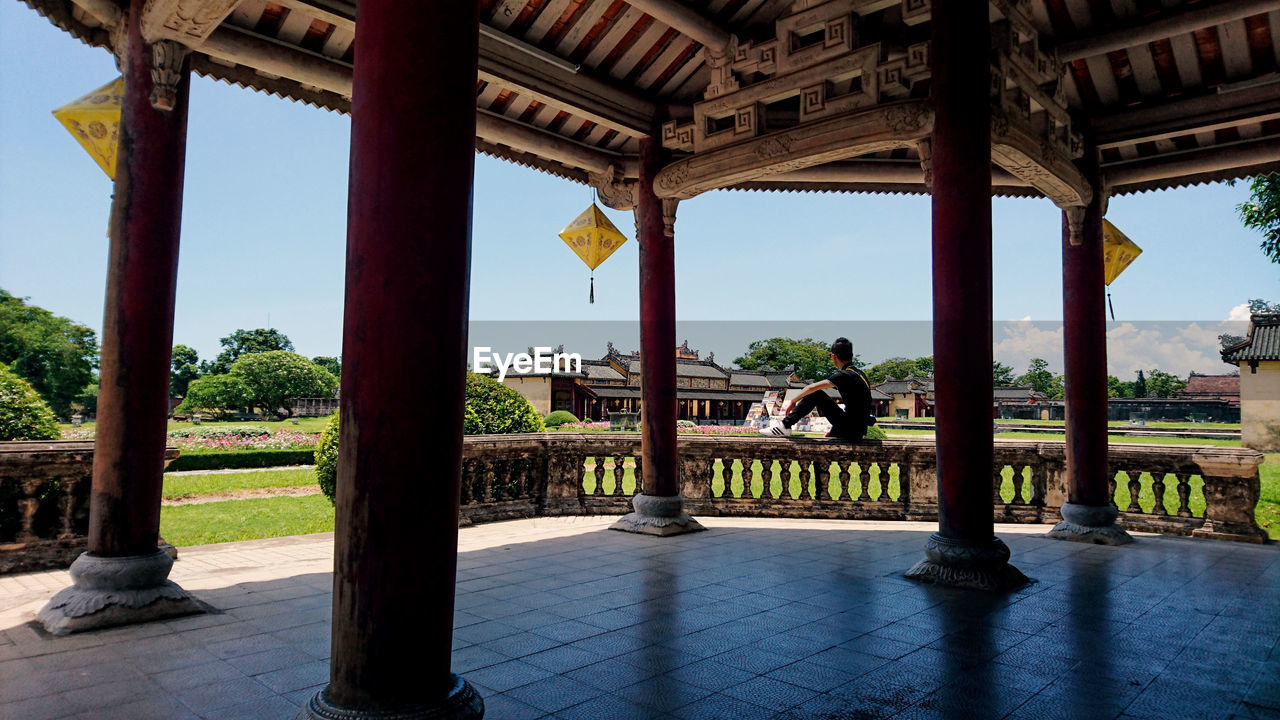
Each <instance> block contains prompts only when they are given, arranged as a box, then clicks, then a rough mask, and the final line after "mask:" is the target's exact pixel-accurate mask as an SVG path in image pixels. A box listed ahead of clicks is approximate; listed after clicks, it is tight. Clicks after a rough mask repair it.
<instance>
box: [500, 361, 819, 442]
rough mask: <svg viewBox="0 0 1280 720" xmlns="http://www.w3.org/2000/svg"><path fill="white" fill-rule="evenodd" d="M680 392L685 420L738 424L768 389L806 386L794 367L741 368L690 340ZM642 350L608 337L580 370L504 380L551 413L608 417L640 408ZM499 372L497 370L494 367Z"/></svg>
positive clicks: (679, 375) (510, 374) (679, 368)
mask: <svg viewBox="0 0 1280 720" xmlns="http://www.w3.org/2000/svg"><path fill="white" fill-rule="evenodd" d="M674 357H675V361H676V398H677V408H678V416H677V419H680V420H690V421H693V422H698V423H707V424H719V425H733V424H740V423H741V422H742V421H743V420H744V419H745V418H746V417H747V410H748V409H750V408H751V405H752V404H753V403H758V402H760V400H761V398H763V397H764V393H765V392H768V391H769V390H786V389H788V388H799V387H804V385H805V383H804V381H802V380H801V379H800V378H799V377H798V376H797V375H796V373H795V370H794V369H784V370H776V371H774V370H768V371H765V370H739V369H736V368H726V367H724V366H722V365H720V364H718V363H717V362H716V360H715V353H709V354H708V355H707V357H705V358H702V357H700V353H699V351H697V350H690V349H689V343H688V341H685V342H684V343H683V344H681V345H680V346H679V347H677V348H676V349H675V354H674ZM641 367H642V366H641V361H640V353H639V352H638V351H632V352H630V353H625V354H624V353H621V352H619V351H618V350H617V349H616V348H615V347H614V346H613V343H609V344H608V345H607V347H606V349H605V354H604V355H603V356H602V357H601V358H600V359H599V360H583V361H582V371H581V372H576V373H575V372H541V373H540V372H536V371H532V370H531V371H529V372H526V373H517V372H515V371H514V370H508V371H507V374H506V376H505V377H504V378H503V382H504V383H505V384H506V385H508V386H509V387H512V388H515V389H516V390H518V391H519V392H520V394H521V395H524V396H525V397H526V398H528V400H529V402H530V403H532V404H533V407H534V409H535V410H537V411H538V413H540V414H542V415H546V414H547V413H549V412H551V411H552V410H568V411H569V412H572V413H573V414H574V415H576V416H578V417H579V418H581V419H583V420H605V419H607V418H608V417H609V413H611V412H638V411H639V410H640V405H641V403H640V397H641V392H640V377H641ZM493 374H494V376H495V377H496V375H497V372H496V371H494V373H493Z"/></svg>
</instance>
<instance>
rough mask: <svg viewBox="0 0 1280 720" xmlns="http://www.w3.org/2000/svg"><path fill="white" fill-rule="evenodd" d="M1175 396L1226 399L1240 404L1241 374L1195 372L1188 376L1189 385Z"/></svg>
mask: <svg viewBox="0 0 1280 720" xmlns="http://www.w3.org/2000/svg"><path fill="white" fill-rule="evenodd" d="M1175 397H1177V398H1179V399H1183V400H1225V401H1227V402H1228V403H1230V404H1232V405H1234V406H1236V407H1239V406H1240V374H1239V373H1233V374H1231V375H1201V374H1200V373H1197V372H1193V373H1191V375H1190V376H1189V377H1188V378H1187V386H1186V387H1185V388H1183V389H1182V390H1181V392H1179V393H1178V394H1177V395H1176V396H1175Z"/></svg>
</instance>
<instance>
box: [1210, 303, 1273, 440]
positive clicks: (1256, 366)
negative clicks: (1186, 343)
mask: <svg viewBox="0 0 1280 720" xmlns="http://www.w3.org/2000/svg"><path fill="white" fill-rule="evenodd" d="M1222 360H1223V362H1229V363H1231V364H1232V365H1235V366H1236V367H1238V368H1240V431H1241V433H1240V434H1241V444H1242V445H1243V446H1244V447H1248V448H1253V449H1255V450H1262V451H1263V452H1276V451H1280V313H1255V314H1254V315H1253V316H1252V317H1251V318H1249V337H1247V338H1246V339H1245V340H1244V341H1243V342H1239V343H1236V344H1235V345H1232V346H1230V347H1227V348H1224V349H1223V350H1222Z"/></svg>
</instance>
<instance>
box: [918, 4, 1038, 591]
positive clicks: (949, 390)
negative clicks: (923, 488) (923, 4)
mask: <svg viewBox="0 0 1280 720" xmlns="http://www.w3.org/2000/svg"><path fill="white" fill-rule="evenodd" d="M932 13H933V16H932V23H931V26H932V45H931V50H930V55H931V58H930V59H931V65H932V67H933V78H932V80H931V81H930V88H931V89H930V92H931V98H932V100H933V106H934V129H933V142H932V160H933V357H934V385H935V398H936V404H935V407H936V422H937V449H938V455H937V458H938V467H937V473H938V533H937V534H935V535H934V536H932V537H931V538H930V539H929V541H928V543H927V544H926V546H925V552H926V556H927V559H926V560H924V561H922V562H920V563H918V564H917V565H916V566H915V567H913V568H912V569H911V570H910V571H908V573H907V575H908V577H914V578H919V579H923V580H928V581H933V582H939V583H945V584H950V585H959V586H968V587H983V588H992V589H995V588H1003V587H1009V586H1013V585H1017V584H1021V583H1022V582H1026V578H1025V577H1024V576H1022V574H1021V573H1019V572H1018V571H1017V570H1016V569H1014V568H1012V567H1011V566H1009V565H1008V557H1009V551H1008V548H1007V547H1005V546H1004V544H1003V543H1001V542H1000V541H999V540H998V539H996V538H995V528H994V524H993V521H992V500H991V497H992V491H991V490H992V488H991V482H992V481H991V477H992V463H993V453H992V430H991V404H992V399H993V391H992V385H993V381H992V376H991V134H990V133H991V107H990V100H989V98H988V92H989V90H988V86H989V83H990V74H991V70H990V65H989V63H990V54H991V29H990V25H989V24H988V8H987V6H986V4H985V3H979V2H973V0H934V1H933V5H932Z"/></svg>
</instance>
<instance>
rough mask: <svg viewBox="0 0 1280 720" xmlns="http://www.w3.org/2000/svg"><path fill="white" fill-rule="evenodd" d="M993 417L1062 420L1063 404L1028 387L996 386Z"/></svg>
mask: <svg viewBox="0 0 1280 720" xmlns="http://www.w3.org/2000/svg"><path fill="white" fill-rule="evenodd" d="M993 400H994V406H995V413H994V414H995V417H997V418H1003V419H1006V420H1062V419H1064V417H1065V415H1064V413H1063V408H1064V404H1063V402H1062V401H1061V400H1051V399H1049V396H1048V395H1045V394H1044V393H1042V392H1039V391H1037V390H1035V389H1033V388H1032V387H1030V386H1029V385H997V386H996V387H995V391H994V394H993Z"/></svg>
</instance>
